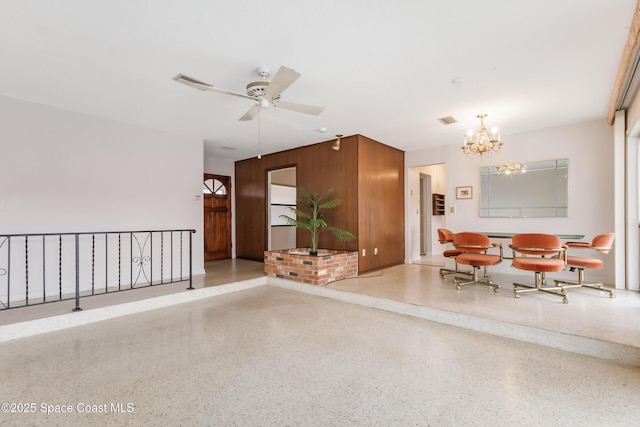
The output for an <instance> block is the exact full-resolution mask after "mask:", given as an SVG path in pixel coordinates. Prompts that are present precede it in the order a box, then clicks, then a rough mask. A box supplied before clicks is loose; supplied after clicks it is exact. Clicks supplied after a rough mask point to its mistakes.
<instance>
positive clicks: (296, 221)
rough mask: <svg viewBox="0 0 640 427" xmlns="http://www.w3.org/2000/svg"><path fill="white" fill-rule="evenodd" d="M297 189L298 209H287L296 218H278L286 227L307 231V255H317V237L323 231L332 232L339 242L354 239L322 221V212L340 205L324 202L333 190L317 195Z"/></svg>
mask: <svg viewBox="0 0 640 427" xmlns="http://www.w3.org/2000/svg"><path fill="white" fill-rule="evenodd" d="M298 189H299V191H300V193H301V194H302V196H301V197H299V198H298V206H299V207H300V208H298V207H295V208H289V209H290V210H291V211H292V212H293V213H294V214H295V215H296V217H295V218H292V217H289V216H287V215H280V218H282V219H283V220H284V221H285V222H286V223H287V224H288V225H292V226H295V227H297V228H303V229H305V230H309V232H310V233H311V244H310V246H309V255H318V237H319V235H320V232H321V231H323V230H327V231H330V232H332V233H333V234H334V235H335V236H336V237H337V238H338V239H340V240H353V239H355V236H354V235H353V234H351V233H350V232H348V231H347V230H342V229H340V228H336V227H333V226H330V225H328V224H327V222H326V221H325V219H324V215H323V211H324V210H326V209H333V208H335V207H337V206H339V205H340V203H342V201H341V200H340V199H332V200H326V199H327V198H329V197H330V196H331V194H332V193H333V188H330V189H329V190H327V191H326V192H325V193H324V194H322V195H320V194H319V193H310V192H309V191H307V189H306V188H304V187H298Z"/></svg>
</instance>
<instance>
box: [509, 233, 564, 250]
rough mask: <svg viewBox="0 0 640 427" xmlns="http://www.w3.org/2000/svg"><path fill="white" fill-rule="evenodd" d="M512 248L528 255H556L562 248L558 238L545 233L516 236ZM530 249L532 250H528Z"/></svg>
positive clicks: (512, 241)
mask: <svg viewBox="0 0 640 427" xmlns="http://www.w3.org/2000/svg"><path fill="white" fill-rule="evenodd" d="M510 246H511V247H512V248H520V249H518V250H517V252H520V253H522V254H527V255H555V254H557V253H558V252H559V250H560V249H561V248H562V243H561V242H560V238H559V237H558V236H554V235H553V234H543V233H522V234H516V235H515V236H513V239H512V240H511V245H510ZM527 248H530V249H531V250H527ZM544 249H549V250H546V251H545V250H544Z"/></svg>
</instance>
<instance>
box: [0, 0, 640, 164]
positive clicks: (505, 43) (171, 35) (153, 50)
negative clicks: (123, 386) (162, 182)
mask: <svg viewBox="0 0 640 427" xmlns="http://www.w3.org/2000/svg"><path fill="white" fill-rule="evenodd" d="M0 6H1V8H0V10H1V12H2V13H1V14H0V61H1V62H0V64H1V65H0V94H2V95H6V96H10V97H15V98H20V99H25V100H28V101H33V102H37V103H42V104H46V105H51V106H55V107H59V108H63V109H68V110H73V111H78V112H83V113H86V114H90V115H94V116H99V117H104V118H108V119H113V120H117V121H122V122H127V123H134V124H138V125H142V126H145V127H149V128H154V129H161V130H166V131H169V132H173V133H179V134H184V135H190V136H195V137H198V138H200V139H202V140H205V141H206V142H205V152H206V153H208V154H211V155H216V156H221V157H226V158H232V159H243V158H248V157H253V156H255V155H257V154H258V131H259V129H258V120H257V119H256V120H254V121H249V122H240V121H238V118H240V116H242V115H243V114H244V113H245V112H246V111H247V110H248V109H249V108H250V107H251V106H252V101H250V100H247V99H242V98H237V97H233V96H229V95H225V94H221V93H217V92H202V91H199V90H196V89H193V88H190V87H188V86H185V85H182V84H179V83H177V82H174V81H173V80H172V77H174V76H175V75H176V74H178V73H184V74H187V75H189V76H191V77H195V78H198V79H200V80H203V81H205V82H207V83H210V84H212V85H214V86H217V87H220V88H224V89H227V90H231V91H235V92H244V87H245V85H246V84H247V83H249V82H251V81H254V80H257V79H258V78H257V74H256V68H257V67H259V66H261V65H266V66H269V67H270V68H271V69H272V70H273V72H274V73H275V71H276V70H277V69H278V67H280V66H281V65H285V66H288V67H291V68H294V69H295V70H296V71H298V72H299V73H301V74H302V77H301V78H300V79H298V81H296V82H295V83H294V84H293V85H292V86H291V87H290V88H288V89H287V90H286V91H285V92H284V93H283V94H282V100H285V101H292V102H300V103H304V104H312V105H321V106H324V107H325V110H324V112H323V113H322V114H320V115H319V116H309V115H305V114H301V113H295V112H291V111H286V110H282V109H278V110H275V109H273V108H270V109H267V110H263V113H262V116H261V120H260V133H261V139H260V145H261V147H260V151H261V153H262V154H266V153H270V152H275V151H280V150H284V149H288V148H292V147H296V146H301V145H307V144H312V143H316V142H320V141H326V140H330V139H333V137H334V135H335V134H337V133H341V134H345V135H352V134H356V133H359V134H363V135H365V136H368V137H370V138H373V139H375V140H377V141H380V142H383V143H385V144H388V145H391V146H394V147H397V148H399V149H402V150H406V151H410V150H415V149H420V148H424V147H430V146H438V145H444V144H453V143H455V144H458V143H460V142H461V141H462V137H463V135H464V133H465V131H466V130H467V129H468V128H477V127H478V120H477V119H476V115H477V114H479V113H487V114H488V115H489V116H488V117H487V119H486V124H487V127H493V126H494V125H497V126H499V127H500V130H501V132H502V134H503V142H505V143H508V135H509V134H513V133H519V132H525V131H529V130H534V129H539V128H544V127H550V126H555V125H561V124H565V123H573V122H580V121H585V120H592V119H598V118H602V119H604V118H605V117H606V116H607V112H608V107H609V101H610V97H611V92H612V88H613V84H614V80H615V76H616V73H617V69H618V64H619V62H620V58H621V55H622V51H623V48H624V45H625V42H626V39H627V34H628V27H629V24H630V23H631V19H632V17H633V13H634V10H635V7H636V0H536V1H517V0H485V1H478V0H439V1H432V0H395V1H389V0H366V1H365V0H324V1H318V0H315V1H311V0H277V1H253V0H224V1H222V0H162V1H132V0H109V1H95V0H91V1H87V0H57V1H50V0H2V1H1V3H0ZM454 79H462V80H463V84H462V85H454V84H452V80H454ZM449 115H451V116H454V117H455V118H456V119H457V120H458V121H459V123H456V124H453V125H449V126H444V125H442V124H441V123H440V122H438V120H437V119H438V118H439V117H443V116H449ZM322 127H324V128H326V129H327V131H326V133H321V132H319V131H318V129H319V128H322ZM224 147H228V148H232V149H228V148H224Z"/></svg>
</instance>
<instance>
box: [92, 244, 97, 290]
mask: <svg viewBox="0 0 640 427" xmlns="http://www.w3.org/2000/svg"><path fill="white" fill-rule="evenodd" d="M95 288H96V235H95V234H92V235H91V295H95Z"/></svg>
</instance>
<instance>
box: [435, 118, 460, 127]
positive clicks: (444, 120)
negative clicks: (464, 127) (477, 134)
mask: <svg viewBox="0 0 640 427" xmlns="http://www.w3.org/2000/svg"><path fill="white" fill-rule="evenodd" d="M438 121H439V122H440V123H442V124H443V125H445V126H446V125H452V124H454V123H458V121H457V120H456V119H455V118H454V117H453V116H447V117H440V118H439V119H438Z"/></svg>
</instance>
